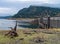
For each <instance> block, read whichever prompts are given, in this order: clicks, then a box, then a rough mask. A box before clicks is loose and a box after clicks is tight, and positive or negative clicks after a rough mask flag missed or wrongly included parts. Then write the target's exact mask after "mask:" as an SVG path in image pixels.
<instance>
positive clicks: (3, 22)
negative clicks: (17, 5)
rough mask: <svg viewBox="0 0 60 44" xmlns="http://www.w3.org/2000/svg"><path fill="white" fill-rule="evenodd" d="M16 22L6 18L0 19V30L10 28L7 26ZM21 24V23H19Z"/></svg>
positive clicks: (12, 25) (11, 25)
mask: <svg viewBox="0 0 60 44" xmlns="http://www.w3.org/2000/svg"><path fill="white" fill-rule="evenodd" d="M15 24H16V20H7V19H0V30H10V28H9V27H13V28H14V26H15ZM19 24H22V23H19ZM18 28H23V27H19V26H18Z"/></svg>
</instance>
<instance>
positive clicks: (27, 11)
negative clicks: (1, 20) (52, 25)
mask: <svg viewBox="0 0 60 44" xmlns="http://www.w3.org/2000/svg"><path fill="white" fill-rule="evenodd" d="M47 15H50V16H51V17H53V16H60V9H59V8H53V7H46V6H33V5H31V6H30V7H28V8H23V9H21V10H19V11H18V13H17V14H15V15H14V16H13V18H35V17H40V16H47Z"/></svg>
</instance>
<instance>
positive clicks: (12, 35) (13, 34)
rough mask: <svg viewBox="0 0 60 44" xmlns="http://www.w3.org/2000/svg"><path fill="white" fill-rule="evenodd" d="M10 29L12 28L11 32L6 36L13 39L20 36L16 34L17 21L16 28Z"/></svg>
mask: <svg viewBox="0 0 60 44" xmlns="http://www.w3.org/2000/svg"><path fill="white" fill-rule="evenodd" d="M10 28H11V30H10V31H9V32H8V33H6V34H5V36H9V37H11V38H13V37H17V36H18V34H17V32H16V30H17V21H16V25H15V27H14V28H12V27H10Z"/></svg>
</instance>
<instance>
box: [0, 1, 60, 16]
mask: <svg viewBox="0 0 60 44" xmlns="http://www.w3.org/2000/svg"><path fill="white" fill-rule="evenodd" d="M42 4H53V5H56V6H57V5H58V6H60V0H0V16H6V15H14V14H16V13H17V12H18V11H19V10H20V9H22V8H25V7H29V6H30V5H42Z"/></svg>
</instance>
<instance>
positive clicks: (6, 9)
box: [0, 7, 17, 14]
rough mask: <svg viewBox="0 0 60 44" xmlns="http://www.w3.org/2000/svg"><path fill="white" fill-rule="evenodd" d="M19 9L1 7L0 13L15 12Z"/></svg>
mask: <svg viewBox="0 0 60 44" xmlns="http://www.w3.org/2000/svg"><path fill="white" fill-rule="evenodd" d="M16 12H17V10H16V9H14V8H2V7H0V14H14V13H16Z"/></svg>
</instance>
